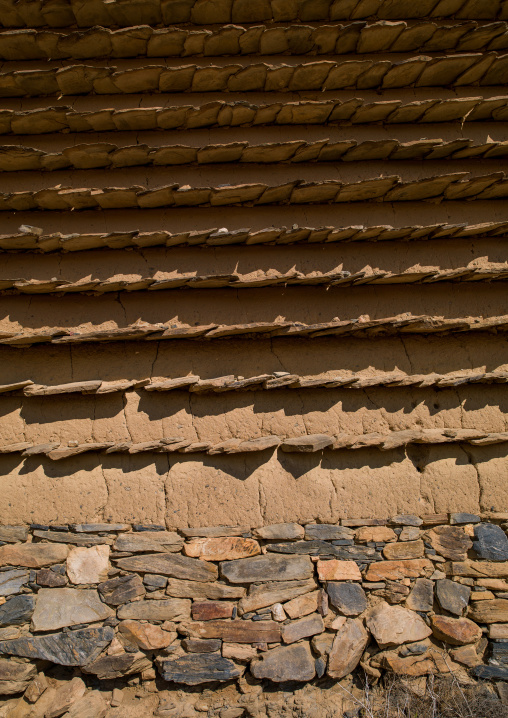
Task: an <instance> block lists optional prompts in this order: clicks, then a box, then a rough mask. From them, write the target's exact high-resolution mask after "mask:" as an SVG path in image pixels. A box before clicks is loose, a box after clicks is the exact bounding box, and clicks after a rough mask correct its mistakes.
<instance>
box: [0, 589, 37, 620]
mask: <svg viewBox="0 0 508 718" xmlns="http://www.w3.org/2000/svg"><path fill="white" fill-rule="evenodd" d="M34 608H35V596H32V595H30V594H25V595H21V596H13V597H12V598H10V599H9V600H8V601H7V602H6V603H4V604H3V606H0V626H21V625H22V624H23V623H28V621H29V620H30V619H31V617H32V613H33V612H34Z"/></svg>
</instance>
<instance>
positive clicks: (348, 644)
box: [327, 618, 369, 679]
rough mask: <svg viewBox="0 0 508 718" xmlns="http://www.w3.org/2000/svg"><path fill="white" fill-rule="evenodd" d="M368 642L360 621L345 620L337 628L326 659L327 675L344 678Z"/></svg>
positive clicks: (367, 636) (357, 661)
mask: <svg viewBox="0 0 508 718" xmlns="http://www.w3.org/2000/svg"><path fill="white" fill-rule="evenodd" d="M368 642H369V634H368V633H367V631H366V630H365V628H364V627H363V624H362V622H361V620H355V619H352V618H347V619H346V620H345V622H344V625H343V626H342V627H341V628H339V630H338V631H337V635H336V636H335V639H334V641H333V645H332V649H331V651H330V656H329V658H328V669H327V672H328V675H329V676H331V677H332V678H335V679H340V678H344V676H347V675H348V674H349V673H351V671H353V670H354V669H355V668H356V666H357V665H358V663H359V662H360V659H361V657H362V654H363V652H364V650H365V648H366V646H367V643H368Z"/></svg>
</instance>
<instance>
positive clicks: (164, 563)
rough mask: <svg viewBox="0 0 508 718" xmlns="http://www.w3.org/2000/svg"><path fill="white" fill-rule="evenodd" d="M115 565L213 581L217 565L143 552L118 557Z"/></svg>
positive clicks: (192, 579)
mask: <svg viewBox="0 0 508 718" xmlns="http://www.w3.org/2000/svg"><path fill="white" fill-rule="evenodd" d="M117 565H118V566H119V567H120V568H122V569H124V570H125V571H140V572H142V573H157V574H162V575H163V576H171V577H173V578H180V579H183V580H190V581H215V579H216V578H217V576H218V571H217V567H216V566H214V565H213V564H210V563H206V562H204V561H199V560H198V559H195V558H189V557H188V556H177V555H173V554H165V553H152V554H144V555H143V556H131V557H130V558H121V559H118V561H117Z"/></svg>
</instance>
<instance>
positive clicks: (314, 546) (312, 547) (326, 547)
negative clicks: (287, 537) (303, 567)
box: [266, 539, 341, 556]
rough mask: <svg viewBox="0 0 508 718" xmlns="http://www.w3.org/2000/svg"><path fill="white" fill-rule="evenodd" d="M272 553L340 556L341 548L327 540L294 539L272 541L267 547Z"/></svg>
mask: <svg viewBox="0 0 508 718" xmlns="http://www.w3.org/2000/svg"><path fill="white" fill-rule="evenodd" d="M266 548H267V550H268V551H270V552H271V553H295V554H296V553H298V554H308V555H309V556H338V555H339V554H340V553H341V549H340V548H338V547H337V546H333V545H332V544H331V543H326V541H319V540H317V539H315V540H313V541H293V542H290V543H271V544H268V546H267V547H266Z"/></svg>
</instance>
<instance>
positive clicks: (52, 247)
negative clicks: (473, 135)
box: [0, 222, 508, 253]
mask: <svg viewBox="0 0 508 718" xmlns="http://www.w3.org/2000/svg"><path fill="white" fill-rule="evenodd" d="M22 228H23V230H24V231H23V232H20V233H18V234H12V235H8V234H4V235H0V251H8V252H22V251H30V252H31V251H35V252H42V253H47V252H57V251H65V252H80V251H87V250H90V249H123V248H125V247H194V246H196V247H201V246H209V247H222V246H229V245H256V244H259V245H277V244H279V245H293V244H311V243H312V244H319V243H323V244H324V243H339V242H385V241H386V242H393V241H400V242H410V241H411V242H417V241H430V240H432V239H439V240H442V239H452V238H453V239H476V238H480V237H506V236H508V222H483V223H481V224H467V223H463V224H445V223H442V224H432V225H427V226H426V225H412V226H409V227H392V226H391V225H388V224H387V225H376V226H373V227H369V226H363V225H353V226H349V227H314V228H313V227H298V226H296V227H295V228H293V229H288V228H287V227H278V228H277V227H266V228H265V229H260V230H252V229H250V228H244V229H237V230H227V229H225V228H222V229H221V228H219V227H214V228H212V229H206V230H203V231H198V230H191V231H188V232H183V233H180V234H171V232H168V231H167V230H160V231H157V232H142V231H140V230H138V231H130V232H108V233H104V234H100V233H90V234H85V233H80V232H75V233H73V234H61V233H60V232H58V233H54V234H44V233H43V231H42V230H40V233H39V228H37V227H33V226H29V225H22Z"/></svg>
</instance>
